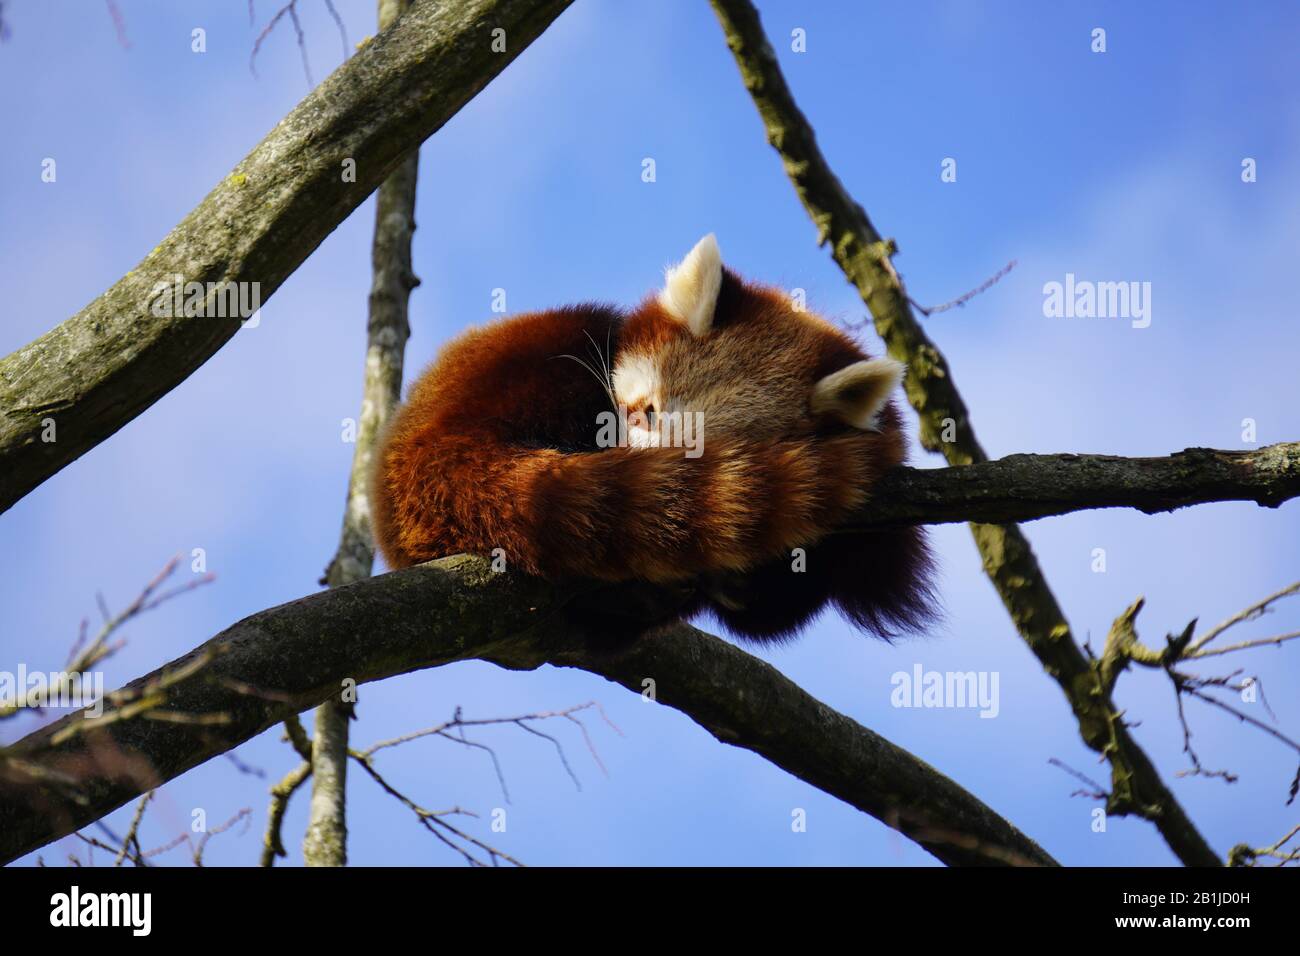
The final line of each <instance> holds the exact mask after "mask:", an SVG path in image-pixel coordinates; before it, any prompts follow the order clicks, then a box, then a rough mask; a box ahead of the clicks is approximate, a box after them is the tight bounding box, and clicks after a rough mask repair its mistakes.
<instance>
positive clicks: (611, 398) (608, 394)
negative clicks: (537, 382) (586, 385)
mask: <svg viewBox="0 0 1300 956" xmlns="http://www.w3.org/2000/svg"><path fill="white" fill-rule="evenodd" d="M551 358H566V359H572V360H573V361H575V362H577V363H578V364H579V365H581V366H582V367H583V368H585V369H586V370H587V371H588V372H590V373H591V376H592V378H594V379H595V380H596V381H597V382H598V383H600V387H601V390H602V391H604V393H605V397H606V398H608V399H609V403H610V405H611V406H613V408H614V410H615V411H617V410H618V403H617V402H615V401H614V395H613V393H612V392H610V390H609V387H608V386H607V385H606V384H605V380H604V379H603V378H601V377H600V373H599V372H597V371H596V370H595V369H594V368H592V367H591V366H590V365H589V364H587V363H586V362H585V361H583V360H582V359H580V358H578V356H576V355H568V354H567V353H566V354H564V355H552V356H551Z"/></svg>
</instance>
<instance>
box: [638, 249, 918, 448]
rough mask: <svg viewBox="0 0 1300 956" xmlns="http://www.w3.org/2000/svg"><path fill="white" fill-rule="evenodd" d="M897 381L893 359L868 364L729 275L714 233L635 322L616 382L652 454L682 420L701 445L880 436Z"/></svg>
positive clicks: (807, 317)
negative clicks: (820, 434)
mask: <svg viewBox="0 0 1300 956" xmlns="http://www.w3.org/2000/svg"><path fill="white" fill-rule="evenodd" d="M902 372H903V368H902V366H901V365H900V364H899V363H897V362H894V361H892V360H891V359H872V360H868V359H864V357H863V355H862V352H861V351H860V350H859V349H858V348H857V346H856V345H854V344H853V342H852V341H851V340H850V339H849V338H848V337H847V336H846V335H844V334H843V333H842V332H840V331H839V330H838V329H836V328H835V327H834V326H832V325H831V324H830V323H828V322H826V321H825V320H824V319H822V318H820V317H818V316H816V315H813V314H812V313H810V312H807V311H801V310H800V309H798V308H797V307H796V306H795V304H794V303H793V302H792V301H791V300H790V298H789V297H788V296H786V295H785V294H784V293H782V292H780V291H778V290H775V289H767V288H760V287H755V286H751V285H748V284H746V283H744V282H742V281H741V280H740V279H738V278H737V277H736V276H734V275H733V274H731V273H729V272H726V271H725V270H724V269H723V268H722V260H721V257H720V255H719V253H718V247H717V243H716V242H715V241H714V238H713V236H711V235H710V236H706V237H705V238H704V239H702V240H701V241H700V242H699V243H698V244H697V245H696V247H695V248H694V249H693V250H692V251H691V253H690V254H689V255H688V256H687V257H686V259H684V260H683V261H682V262H681V264H680V265H678V266H676V267H675V268H673V269H670V270H669V272H668V274H667V279H666V282H665V286H664V289H663V291H662V292H661V293H660V294H659V296H658V298H657V299H656V300H655V301H654V302H651V303H648V304H647V305H646V306H645V307H643V308H642V309H641V310H639V311H638V312H636V313H634V314H633V315H632V316H630V317H629V319H628V323H627V326H626V328H625V331H624V334H623V336H622V338H621V341H620V345H619V348H618V352H617V354H616V356H615V358H614V368H613V376H612V384H613V391H614V398H615V400H616V401H617V403H618V404H619V405H622V406H624V407H626V409H627V410H628V425H629V428H628V437H629V442H630V443H631V444H633V445H635V446H640V447H647V446H654V445H659V444H664V443H666V441H665V438H664V436H665V434H666V433H667V434H671V429H672V428H673V427H680V426H681V425H682V424H683V420H684V419H687V418H689V420H690V422H689V426H688V427H690V426H693V427H695V428H697V429H701V428H702V429H703V435H704V436H705V440H706V441H707V439H708V436H718V437H726V438H740V439H745V440H756V441H761V440H764V439H769V438H779V437H782V436H789V435H796V434H800V433H807V432H809V431H812V430H813V429H815V428H816V427H817V426H818V425H819V424H820V423H823V422H825V421H826V420H827V419H831V420H833V421H835V422H838V423H840V424H842V425H846V426H849V427H855V428H863V429H875V428H877V427H878V424H879V422H878V416H879V415H880V412H881V409H882V408H883V407H884V405H885V403H886V402H887V401H888V398H889V395H890V393H891V392H892V391H893V389H894V387H895V386H897V384H898V382H899V380H900V379H901V377H902Z"/></svg>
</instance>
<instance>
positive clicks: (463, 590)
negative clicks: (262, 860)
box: [0, 555, 1054, 865]
mask: <svg viewBox="0 0 1300 956" xmlns="http://www.w3.org/2000/svg"><path fill="white" fill-rule="evenodd" d="M581 593H583V588H581V587H576V586H575V587H573V588H556V587H552V586H550V585H547V584H545V583H544V582H541V581H538V580H535V579H528V578H523V577H519V576H516V575H513V574H504V573H502V574H497V573H493V572H492V571H491V570H490V567H489V565H488V562H486V561H485V560H483V559H479V558H471V557H468V556H465V555H460V556H457V557H454V558H444V559H442V560H440V561H435V562H430V563H429V564H424V565H420V566H417V567H414V568H409V569H407V570H405V571H400V572H396V573H393V574H386V575H382V576H380V577H378V578H370V579H367V580H364V581H360V582H358V583H356V584H352V585H348V586H345V587H339V588H334V589H331V590H329V591H325V592H322V593H319V594H313V595H311V596H309V597H304V598H301V599H299V600H297V601H292V602H290V603H288V604H283V605H280V606H279V607H276V608H271V609H269V610H266V611H262V612H260V613H258V614H255V615H253V616H252V617H249V618H246V619H245V620H243V621H241V622H239V623H238V624H235V625H234V626H232V627H230V628H228V629H227V630H225V631H224V632H222V633H221V634H219V635H217V636H216V637H214V638H213V639H212V640H210V641H208V642H207V643H206V644H204V645H203V646H202V647H199V648H196V649H195V650H194V651H191V652H190V654H189V655H187V656H186V657H184V658H181V659H180V660H179V661H177V662H174V663H173V664H171V665H168V667H167V668H166V670H167V671H169V672H170V671H175V670H177V669H178V668H180V667H184V666H185V665H186V664H187V663H189V662H190V661H192V660H194V659H206V660H207V661H208V663H207V666H206V667H205V668H204V669H203V671H202V672H201V675H200V676H198V677H196V678H194V679H191V680H187V681H185V682H182V683H179V684H176V685H174V686H173V687H171V688H170V691H169V698H168V701H167V706H168V707H169V708H170V709H171V710H173V711H177V712H187V713H195V714H206V713H216V712H219V713H222V714H224V715H226V717H227V720H226V722H224V723H221V724H212V725H206V726H205V725H198V724H191V723H178V724H170V725H168V726H166V727H165V728H160V727H159V726H158V725H156V724H152V723H150V722H148V721H143V720H126V721H119V722H116V723H113V724H111V725H109V726H106V727H104V728H103V729H102V730H90V729H87V730H86V731H83V732H82V733H74V734H66V733H63V734H60V731H61V730H62V729H63V728H64V727H66V726H68V725H69V724H84V723H88V722H93V721H88V720H87V719H86V718H84V717H83V716H82V715H81V714H73V715H70V716H68V717H65V718H63V719H62V720H60V721H57V722H56V723H54V724H52V725H50V726H49V727H45V728H42V729H41V730H38V731H36V732H35V733H33V734H30V735H29V736H27V737H26V738H24V739H23V740H21V741H19V742H18V743H16V744H14V745H13V746H12V747H10V748H8V749H7V750H4V751H0V862H7V861H9V860H12V859H14V858H15V857H17V856H20V855H22V854H23V853H26V852H28V851H30V850H33V849H35V848H36V847H39V846H41V845H43V844H45V843H48V842H49V841H50V840H53V839H56V838H58V837H59V836H62V835H64V834H67V833H70V832H72V831H73V830H75V829H77V828H79V827H81V826H84V825H85V824H87V823H89V822H91V821H93V820H95V819H98V818H99V817H101V816H103V815H104V814H106V813H108V812H109V811H111V810H113V809H115V808H117V807H119V806H121V805H122V804H124V803H126V802H127V801H129V800H131V799H133V798H134V797H136V796H138V795H139V794H140V793H142V792H144V791H145V790H147V789H149V788H150V787H152V786H157V785H159V784H160V783H161V782H163V781H166V780H170V779H172V778H173V777H176V776H177V775H179V774H181V773H183V772H185V771H186V770H188V769H190V768H191V767H194V766H197V765H198V764H200V763H202V762H204V761H205V760H208V759H209V758H211V757H213V756H216V755H218V754H220V753H223V752H225V751H226V750H229V749H230V748H232V747H234V746H237V745H238V744H240V743H242V742H243V741H245V740H247V739H249V738H251V737H253V736H255V735H256V734H258V733H260V732H262V731H263V730H265V729H267V728H268V727H271V726H273V725H274V724H276V723H278V722H280V721H283V720H285V719H286V718H288V717H290V716H291V715H293V714H296V713H299V712H301V711H302V710H304V709H306V708H308V707H312V706H315V705H317V704H319V703H321V702H322V701H324V700H325V699H327V698H328V697H330V696H331V695H333V694H335V693H336V689H337V687H338V686H339V683H340V681H342V680H343V679H344V678H347V677H351V678H354V679H355V680H357V681H358V682H359V683H360V682H364V681H371V680H379V679H381V678H384V677H389V676H393V675H395V674H402V673H407V672H409V671H413V670H417V669H420V668H424V667H434V666H438V665H440V664H446V663H450V662H452V661H457V660H467V659H471V658H480V659H483V660H489V661H493V662H495V663H497V664H499V665H501V666H503V667H508V668H512V669H534V668H536V667H539V666H541V665H542V664H548V663H549V664H554V665H558V666H565V667H580V668H583V669H585V670H589V671H591V672H593V673H596V674H600V675H602V676H604V677H606V678H608V679H610V680H612V681H615V682H617V683H620V684H622V685H623V686H625V687H627V688H629V689H630V690H632V691H633V692H635V693H638V694H645V693H647V689H648V688H653V694H654V697H655V699H657V701H658V702H660V703H662V704H666V705H668V706H670V707H674V708H676V709H678V710H681V711H683V712H684V713H686V714H688V715H689V716H691V717H692V718H693V719H694V720H695V721H696V722H697V723H699V724H700V725H701V726H703V727H704V728H705V729H707V730H708V731H709V732H710V733H712V734H713V735H714V736H715V737H717V738H718V739H719V740H721V741H723V742H724V743H729V744H733V745H735V746H739V747H744V748H746V749H749V750H752V751H754V752H756V753H758V754H760V755H762V756H763V757H765V758H767V759H768V760H771V761H772V762H774V763H776V764H777V765H779V766H781V767H783V768H784V769H786V770H788V771H789V772H790V773H792V774H794V775H796V776H798V777H800V778H802V779H804V780H807V781H808V782H809V783H811V784H813V785H814V786H816V787H819V788H821V789H823V790H825V791H826V792H828V793H831V794H833V795H835V796H837V797H839V798H840V799H842V800H845V801H846V802H848V803H850V804H852V805H853V806H855V807H858V808H859V809H861V810H863V811H864V812H866V813H869V814H871V815H872V816H875V817H876V818H877V819H880V820H882V821H884V822H885V823H887V824H889V825H890V826H893V827H895V828H897V829H898V830H900V831H901V832H903V833H905V834H907V835H909V836H911V837H912V838H913V839H915V840H916V841H917V842H918V843H919V844H920V845H921V846H923V847H925V848H926V849H927V850H929V851H930V852H931V853H933V854H934V855H935V856H936V857H938V858H939V859H940V860H943V861H945V862H947V863H950V864H963V865H965V864H988V863H997V864H1005V863H1034V864H1043V865H1050V864H1052V863H1053V862H1054V861H1053V860H1052V859H1051V857H1050V856H1048V855H1047V854H1046V853H1045V852H1044V851H1043V850H1042V849H1041V848H1040V847H1039V846H1038V845H1037V844H1035V843H1034V842H1033V841H1032V840H1030V839H1029V838H1028V837H1026V836H1024V835H1023V834H1022V833H1020V832H1019V831H1018V830H1016V829H1015V827H1013V826H1012V825H1011V824H1010V823H1008V822H1007V821H1005V820H1004V819H1002V818H1001V817H999V816H998V815H997V814H996V813H994V812H993V811H992V810H990V809H989V808H988V807H987V806H985V805H984V804H983V803H981V802H980V801H979V800H978V799H976V798H975V797H973V796H971V795H970V794H969V793H967V792H966V791H964V790H962V789H961V788H960V787H959V786H957V785H956V784H955V783H953V782H952V781H951V780H949V779H948V778H946V777H944V776H943V775H942V774H940V773H939V772H938V771H936V770H934V769H933V768H932V767H930V766H929V765H927V764H925V763H923V762H922V761H920V760H918V759H917V758H915V757H913V756H911V755H910V754H908V753H907V752H906V751H903V750H901V749H899V748H898V747H896V746H895V745H893V744H891V743H890V742H889V741H887V740H885V739H883V738H882V737H880V736H878V735H877V734H874V733H872V732H871V731H870V730H868V729H866V728H865V727H862V726H861V725H860V724H858V723H856V722H855V721H853V720H851V719H850V718H848V717H845V716H844V715H842V714H839V713H836V712H835V711H833V710H831V709H830V708H829V707H827V706H825V705H824V704H822V703H820V702H818V701H817V700H815V699H814V698H812V697H811V696H809V695H808V694H807V693H805V692H804V691H803V690H801V689H800V688H799V687H798V686H797V685H795V684H794V683H793V682H792V681H790V680H789V679H787V678H786V677H784V676H782V675H781V673H780V672H778V671H777V670H776V669H775V668H773V667H771V666H770V665H768V664H766V663H764V662H762V661H760V660H758V659H757V658H754V657H752V656H750V655H749V654H746V653H744V652H743V651H741V650H740V649H738V648H736V647H734V646H732V645H730V644H728V643H726V642H725V641H721V640H719V639H718V638H715V637H711V636H709V635H707V634H704V633H702V632H700V631H698V630H696V629H694V628H692V627H689V626H686V625H675V626H673V627H671V628H668V629H666V630H664V631H663V632H660V633H657V634H655V635H654V636H652V637H650V638H646V639H643V640H641V641H639V642H637V643H636V644H635V645H633V646H632V647H631V648H630V649H629V650H627V651H625V652H623V653H621V654H618V655H612V654H610V653H608V652H602V651H599V650H596V651H593V650H592V649H590V648H589V646H588V645H587V642H585V641H584V640H582V639H581V638H579V637H576V636H575V634H574V632H573V630H572V629H571V628H570V627H568V626H567V625H566V623H565V617H564V614H563V609H564V605H565V603H566V602H567V601H569V600H571V599H573V598H574V597H576V596H578V595H580V594H581ZM149 679H150V677H144V678H141V679H140V680H139V681H137V682H135V683H137V684H139V683H142V682H145V681H148V680H149ZM647 681H649V682H650V683H649V684H647ZM268 684H274V685H275V686H273V687H271V686H268ZM250 687H252V688H256V689H257V692H250ZM105 738H107V739H105ZM55 739H59V740H60V742H59V743H57V744H54V743H52V741H53V740H55ZM105 754H114V755H125V756H129V757H131V758H134V759H132V760H125V759H118V760H109V759H105V757H104V755H105ZM141 762H144V763H145V764H146V765H147V766H148V767H149V772H148V774H145V775H142V774H140V773H139V772H136V771H134V770H133V767H134V766H136V765H138V764H139V763H141ZM32 764H35V765H38V766H40V767H41V768H42V769H43V770H44V771H46V772H47V773H48V774H56V773H57V774H59V775H61V776H70V777H73V778H76V779H77V780H78V781H79V786H78V787H77V792H78V794H79V795H80V799H70V798H67V797H65V796H62V795H61V791H57V790H55V789H54V788H52V787H50V786H42V785H40V784H39V783H38V782H37V781H35V780H33V779H32V778H31V777H28V776H26V774H25V772H24V770H23V768H24V767H25V766H29V765H32ZM142 777H147V778H148V779H142Z"/></svg>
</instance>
